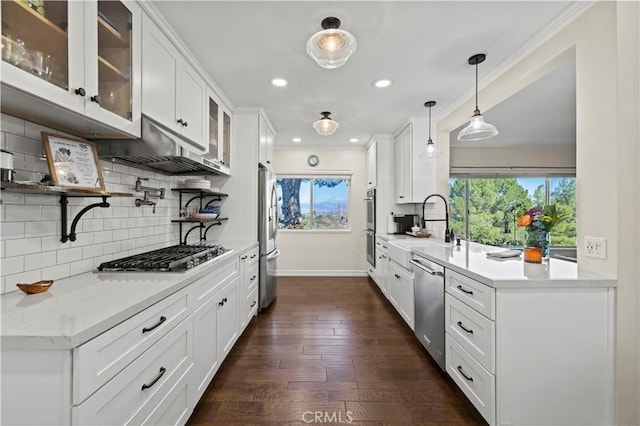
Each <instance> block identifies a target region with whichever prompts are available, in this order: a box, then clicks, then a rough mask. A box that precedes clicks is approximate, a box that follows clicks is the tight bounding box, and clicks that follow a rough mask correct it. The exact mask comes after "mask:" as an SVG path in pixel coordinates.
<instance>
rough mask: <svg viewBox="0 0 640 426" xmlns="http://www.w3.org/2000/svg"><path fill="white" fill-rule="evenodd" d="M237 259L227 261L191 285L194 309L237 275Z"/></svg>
mask: <svg viewBox="0 0 640 426" xmlns="http://www.w3.org/2000/svg"><path fill="white" fill-rule="evenodd" d="M239 273H240V272H239V263H238V259H237V258H234V259H228V260H227V261H226V262H223V263H221V264H220V265H218V267H217V268H215V270H213V272H211V273H210V274H207V275H206V276H204V277H202V278H200V279H199V280H197V281H196V282H194V283H193V284H191V288H192V289H193V290H192V291H193V292H194V294H195V297H196V305H195V306H196V308H197V307H198V306H200V305H202V304H203V303H204V302H206V301H207V300H209V298H210V297H211V296H213V295H214V294H215V293H216V292H217V291H218V290H220V289H221V288H222V287H224V286H225V285H226V284H227V283H228V282H229V281H231V280H232V279H233V278H234V277H236V276H238V275H239Z"/></svg>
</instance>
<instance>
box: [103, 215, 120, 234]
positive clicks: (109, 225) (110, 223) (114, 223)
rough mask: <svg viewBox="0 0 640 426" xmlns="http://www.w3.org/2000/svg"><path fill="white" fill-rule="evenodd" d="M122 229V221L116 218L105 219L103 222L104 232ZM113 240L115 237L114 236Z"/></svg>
mask: <svg viewBox="0 0 640 426" xmlns="http://www.w3.org/2000/svg"><path fill="white" fill-rule="evenodd" d="M121 228H122V219H120V218H117V219H112V218H109V219H105V220H104V230H105V231H109V230H112V229H121ZM114 238H115V236H114Z"/></svg>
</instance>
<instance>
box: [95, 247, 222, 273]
mask: <svg viewBox="0 0 640 426" xmlns="http://www.w3.org/2000/svg"><path fill="white" fill-rule="evenodd" d="M226 251H227V250H226V249H225V248H224V247H222V246H221V245H212V246H207V245H176V246H170V247H165V248H161V249H158V250H153V251H149V252H146V253H140V254H135V255H133V256H128V257H123V258H121V259H116V260H112V261H109V262H103V263H101V264H100V266H98V271H102V272H138V271H145V272H181V271H186V270H187V269H190V268H193V267H194V266H197V265H199V264H201V263H203V262H206V261H207V260H210V259H213V258H214V257H217V256H220V255H221V254H223V253H225V252H226Z"/></svg>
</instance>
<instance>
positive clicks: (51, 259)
mask: <svg viewBox="0 0 640 426" xmlns="http://www.w3.org/2000/svg"><path fill="white" fill-rule="evenodd" d="M56 259H57V256H56V252H55V251H52V252H43V253H37V254H28V255H26V256H25V257H24V270H25V271H32V270H34V269H40V268H45V267H47V266H53V265H55V264H56V263H57V262H56Z"/></svg>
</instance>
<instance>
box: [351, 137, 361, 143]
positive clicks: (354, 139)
mask: <svg viewBox="0 0 640 426" xmlns="http://www.w3.org/2000/svg"><path fill="white" fill-rule="evenodd" d="M349 142H352V143H356V142H360V139H358V138H351V139H349Z"/></svg>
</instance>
